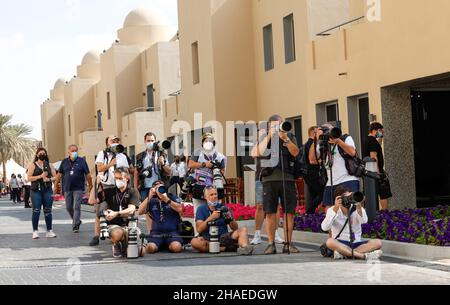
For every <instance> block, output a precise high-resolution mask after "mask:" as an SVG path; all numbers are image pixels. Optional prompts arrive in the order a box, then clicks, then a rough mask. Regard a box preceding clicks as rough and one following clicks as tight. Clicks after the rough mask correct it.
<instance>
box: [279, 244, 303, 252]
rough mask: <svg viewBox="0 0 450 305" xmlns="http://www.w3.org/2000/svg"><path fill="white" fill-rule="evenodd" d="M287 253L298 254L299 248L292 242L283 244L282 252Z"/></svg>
mask: <svg viewBox="0 0 450 305" xmlns="http://www.w3.org/2000/svg"><path fill="white" fill-rule="evenodd" d="M287 253H289V254H298V253H300V250H299V249H298V248H297V247H296V246H294V245H292V244H285V245H284V246H283V254H287Z"/></svg>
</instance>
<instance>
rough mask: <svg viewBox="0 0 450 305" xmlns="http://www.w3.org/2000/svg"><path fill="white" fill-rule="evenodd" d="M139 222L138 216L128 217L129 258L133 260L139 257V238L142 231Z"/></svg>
mask: <svg viewBox="0 0 450 305" xmlns="http://www.w3.org/2000/svg"><path fill="white" fill-rule="evenodd" d="M137 222H138V218H137V217H136V215H131V216H130V217H128V242H127V258H131V259H135V258H138V257H139V246H138V237H139V236H140V232H139V231H140V230H139V228H138V223H137Z"/></svg>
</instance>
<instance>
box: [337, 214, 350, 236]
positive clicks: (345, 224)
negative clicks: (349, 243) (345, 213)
mask: <svg viewBox="0 0 450 305" xmlns="http://www.w3.org/2000/svg"><path fill="white" fill-rule="evenodd" d="M349 219H350V218H349V217H347V220H346V221H345V223H344V226H343V227H342V229H341V231H340V232H339V234H338V235H336V237H335V238H334V239H336V240H337V239H338V238H339V237H341V234H342V232H344V229H345V227H346V226H347V224H348V222H349Z"/></svg>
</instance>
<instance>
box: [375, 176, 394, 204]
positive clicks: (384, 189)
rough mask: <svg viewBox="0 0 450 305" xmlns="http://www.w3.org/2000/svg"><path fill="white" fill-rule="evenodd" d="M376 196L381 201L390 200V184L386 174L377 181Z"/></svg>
mask: <svg viewBox="0 0 450 305" xmlns="http://www.w3.org/2000/svg"><path fill="white" fill-rule="evenodd" d="M378 195H379V196H380V199H381V200H384V199H389V198H392V191H391V183H390V182H389V178H388V177H387V175H386V174H382V175H381V179H380V180H378Z"/></svg>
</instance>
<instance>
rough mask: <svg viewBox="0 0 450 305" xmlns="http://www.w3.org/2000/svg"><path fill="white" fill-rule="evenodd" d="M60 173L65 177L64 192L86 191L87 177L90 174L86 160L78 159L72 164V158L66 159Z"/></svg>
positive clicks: (63, 182)
mask: <svg viewBox="0 0 450 305" xmlns="http://www.w3.org/2000/svg"><path fill="white" fill-rule="evenodd" d="M58 173H61V174H62V175H63V181H62V184H63V188H64V189H63V191H64V192H65V193H66V192H73V191H84V187H85V184H86V175H87V174H89V167H88V165H87V163H86V160H84V159H83V158H77V159H76V160H75V161H73V162H72V160H70V158H67V159H64V160H63V161H62V163H61V166H60V167H59V170H58Z"/></svg>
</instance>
